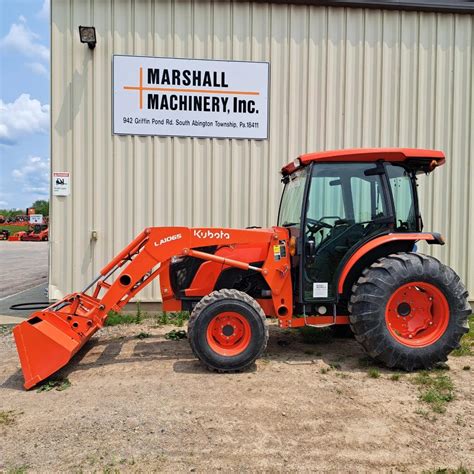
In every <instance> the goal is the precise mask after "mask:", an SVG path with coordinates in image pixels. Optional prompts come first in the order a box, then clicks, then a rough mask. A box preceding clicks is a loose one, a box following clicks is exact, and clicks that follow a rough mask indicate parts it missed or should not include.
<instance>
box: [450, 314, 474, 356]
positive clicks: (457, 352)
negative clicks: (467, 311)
mask: <svg viewBox="0 0 474 474" xmlns="http://www.w3.org/2000/svg"><path fill="white" fill-rule="evenodd" d="M451 355H453V356H455V357H462V356H470V355H474V314H471V316H469V332H467V333H466V334H464V336H463V337H462V339H461V342H460V347H459V348H457V349H454V351H453V352H451Z"/></svg>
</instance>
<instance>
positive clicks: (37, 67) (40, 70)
mask: <svg viewBox="0 0 474 474" xmlns="http://www.w3.org/2000/svg"><path fill="white" fill-rule="evenodd" d="M26 66H27V67H28V68H30V69H31V70H32V71H33V72H34V73H35V74H38V75H40V76H48V74H49V73H48V70H47V69H46V68H45V67H44V66H43V64H41V63H26Z"/></svg>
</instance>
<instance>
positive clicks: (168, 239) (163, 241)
mask: <svg viewBox="0 0 474 474" xmlns="http://www.w3.org/2000/svg"><path fill="white" fill-rule="evenodd" d="M181 237H182V236H181V234H174V235H169V236H168V237H163V238H162V239H161V240H160V241H159V242H153V245H154V246H155V247H159V246H160V245H163V244H166V243H168V242H172V241H173V240H178V239H181Z"/></svg>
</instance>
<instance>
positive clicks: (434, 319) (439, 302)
mask: <svg viewBox="0 0 474 474" xmlns="http://www.w3.org/2000/svg"><path fill="white" fill-rule="evenodd" d="M385 321H386V323H387V328H388V330H389V331H390V333H391V335H392V336H393V337H394V338H395V339H396V340H397V341H398V342H400V343H402V344H404V345H405V346H409V347H424V346H429V345H431V344H433V343H434V342H436V341H437V340H438V339H439V338H440V337H441V336H442V335H443V334H444V332H445V331H446V328H447V327H448V323H449V305H448V301H447V299H446V297H445V296H444V294H443V293H442V292H441V290H439V289H438V288H437V287H436V286H434V285H432V284H430V283H426V282H421V281H420V282H418V281H416V282H415V281H414V282H411V283H406V284H405V285H402V286H400V288H398V289H397V290H396V291H395V292H394V293H393V294H392V296H391V297H390V299H389V300H388V303H387V306H386V310H385Z"/></svg>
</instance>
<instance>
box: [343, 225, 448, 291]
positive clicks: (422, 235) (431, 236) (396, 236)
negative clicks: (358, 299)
mask: <svg viewBox="0 0 474 474" xmlns="http://www.w3.org/2000/svg"><path fill="white" fill-rule="evenodd" d="M408 240H411V241H413V243H415V242H417V241H419V240H425V241H426V242H428V244H431V245H432V244H439V245H444V239H443V237H442V236H441V235H440V234H438V233H436V232H433V233H427V232H413V233H393V234H387V235H382V236H379V237H375V238H374V239H373V240H370V241H369V242H366V243H365V244H364V245H362V246H361V247H359V248H358V249H357V250H356V251H355V252H354V253H353V254H352V255H351V257H350V258H349V260H348V261H347V262H346V264H345V265H344V267H343V269H342V271H341V273H340V275H339V281H338V285H337V292H338V293H339V294H342V293H343V291H344V283H345V281H346V278H347V276H348V275H349V272H350V271H351V270H352V268H353V267H354V265H356V264H357V262H359V261H360V259H361V258H362V257H363V256H364V255H366V254H368V253H369V252H371V251H372V250H374V249H375V248H377V247H379V246H381V245H384V244H388V243H390V242H395V241H408Z"/></svg>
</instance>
